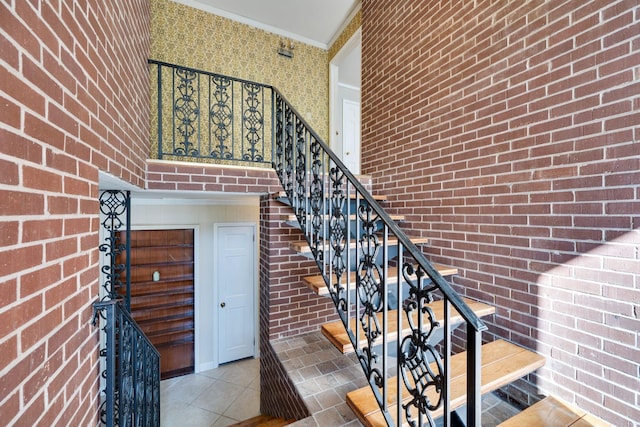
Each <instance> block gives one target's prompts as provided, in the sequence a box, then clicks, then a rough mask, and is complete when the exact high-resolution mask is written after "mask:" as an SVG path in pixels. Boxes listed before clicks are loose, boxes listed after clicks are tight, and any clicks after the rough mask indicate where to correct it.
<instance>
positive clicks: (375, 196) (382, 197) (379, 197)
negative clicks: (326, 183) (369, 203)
mask: <svg viewBox="0 0 640 427" xmlns="http://www.w3.org/2000/svg"><path fill="white" fill-rule="evenodd" d="M370 195H371V197H373V200H376V201H378V202H384V201H386V200H387V196H385V195H383V194H370ZM285 197H288V196H287V192H286V191H281V192H279V193H276V194H274V195H273V198H275V199H277V198H285ZM355 198H356V195H355V193H350V194H349V199H351V200H353V199H355ZM360 198H361V199H362V196H360Z"/></svg>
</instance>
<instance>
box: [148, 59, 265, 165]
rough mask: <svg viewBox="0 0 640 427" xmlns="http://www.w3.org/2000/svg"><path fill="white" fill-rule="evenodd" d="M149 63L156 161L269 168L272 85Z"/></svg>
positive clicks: (165, 64)
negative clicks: (181, 161) (183, 161)
mask: <svg viewBox="0 0 640 427" xmlns="http://www.w3.org/2000/svg"><path fill="white" fill-rule="evenodd" d="M149 64H150V66H151V79H152V97H154V98H155V100H156V102H155V106H154V103H152V127H151V133H152V141H153V142H152V151H154V152H155V153H156V155H157V158H158V159H166V160H185V161H194V160H196V161H199V162H212V163H222V164H232V165H252V166H256V165H257V166H264V167H270V165H271V157H272V151H273V150H272V146H273V144H272V129H271V123H272V120H271V118H272V112H273V107H272V100H273V89H272V88H271V87H270V86H266V85H261V84H258V83H254V82H250V81H247V80H242V79H236V78H231V77H227V76H223V75H220V74H214V73H209V72H206V71H201V70H196V69H193V68H187V67H179V66H177V65H173V64H167V63H164V62H159V61H149Z"/></svg>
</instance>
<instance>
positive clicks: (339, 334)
mask: <svg viewBox="0 0 640 427" xmlns="http://www.w3.org/2000/svg"><path fill="white" fill-rule="evenodd" d="M463 300H464V302H465V304H467V305H468V306H469V307H470V308H471V310H473V312H474V313H475V314H476V315H477V316H478V317H483V316H488V315H490V314H493V313H495V311H496V309H495V307H493V306H491V305H488V304H484V303H481V302H479V301H474V300H471V299H468V298H463ZM429 306H430V307H431V309H432V310H433V313H434V316H435V318H436V320H438V321H443V320H444V302H443V301H442V300H438V301H434V302H432V303H431V304H429ZM397 313H398V311H397V310H389V311H388V313H387V321H388V326H387V331H388V334H387V339H388V340H390V341H395V340H396V339H397V336H398V334H397V328H398V323H397V319H398V315H397ZM413 314H414V316H413V321H414V323H415V324H418V314H417V313H416V312H414V313H413ZM377 317H378V319H379V321H380V324H381V325H382V313H377ZM426 317H427V316H425V321H428V320H427V319H426ZM449 321H450V322H451V323H450V324H452V325H453V324H456V323H459V322H461V321H462V316H460V314H459V313H458V312H457V311H456V310H454V309H453V307H452V310H451V316H450V319H449ZM349 323H350V326H351V330H352V331H355V329H356V327H357V328H358V329H359V337H360V346H365V345H367V339H366V338H365V335H364V331H363V330H362V325H361V324H360V321H359V320H358V319H353V318H352V319H351V320H350V322H349ZM402 325H403V329H402V335H403V336H404V335H408V334H409V333H411V328H410V327H409V325H408V322H407V319H406V318H403V321H402ZM320 330H321V332H322V334H323V335H324V336H325V337H326V338H327V339H328V340H329V341H330V342H331V344H333V345H334V346H335V347H336V348H337V349H338V350H339V351H341V352H342V353H351V352H353V351H354V349H353V345H352V344H351V340H350V339H349V334H347V331H346V330H345V329H344V325H343V324H342V321H341V320H336V321H334V322H328V323H324V324H323V325H322V326H321V329H320ZM380 342H382V341H380Z"/></svg>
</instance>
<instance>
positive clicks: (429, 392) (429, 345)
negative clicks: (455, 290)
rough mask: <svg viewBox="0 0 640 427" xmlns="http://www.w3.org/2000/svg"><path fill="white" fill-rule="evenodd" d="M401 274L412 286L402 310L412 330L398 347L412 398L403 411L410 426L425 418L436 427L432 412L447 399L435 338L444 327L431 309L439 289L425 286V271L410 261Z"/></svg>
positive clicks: (402, 374)
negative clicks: (434, 295)
mask: <svg viewBox="0 0 640 427" xmlns="http://www.w3.org/2000/svg"><path fill="white" fill-rule="evenodd" d="M402 275H403V277H404V280H405V282H406V283H407V284H408V286H409V297H408V298H407V299H406V300H405V301H404V303H403V307H402V309H403V311H404V314H405V316H406V319H407V322H408V324H409V327H410V328H411V333H410V334H408V335H407V336H405V337H404V339H403V340H402V342H401V343H400V346H399V349H400V354H399V355H398V367H399V370H400V374H401V376H402V381H403V382H404V386H405V388H406V389H407V391H408V392H409V394H410V395H411V400H410V401H409V402H407V403H405V404H403V405H402V408H403V409H404V411H405V417H406V419H407V421H408V422H409V424H410V425H412V426H413V425H418V424H422V423H418V419H419V418H421V417H426V419H427V422H428V425H430V426H435V425H436V424H435V420H434V419H433V417H432V416H431V412H432V411H435V410H436V409H438V408H439V407H440V406H441V405H442V399H443V397H444V396H443V394H444V393H443V388H444V368H443V364H442V359H441V358H440V353H439V352H438V350H437V349H436V347H435V346H434V341H435V340H434V339H433V338H434V334H435V332H436V330H437V329H438V328H440V326H441V325H440V323H439V322H438V320H437V319H436V316H435V314H434V312H433V310H432V309H431V307H430V306H429V304H430V303H432V302H433V292H434V291H436V290H437V288H436V287H433V286H431V287H430V286H429V285H426V286H425V285H423V284H424V283H425V282H426V283H429V280H426V274H425V272H424V271H423V270H422V269H421V268H420V267H417V268H416V267H414V266H413V265H412V264H410V263H408V262H405V263H404V265H403V267H402ZM416 320H417V321H416ZM412 409H414V411H412ZM415 410H417V411H415Z"/></svg>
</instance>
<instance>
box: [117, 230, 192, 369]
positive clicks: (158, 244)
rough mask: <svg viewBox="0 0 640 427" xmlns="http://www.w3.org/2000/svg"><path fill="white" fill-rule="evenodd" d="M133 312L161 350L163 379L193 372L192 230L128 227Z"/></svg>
mask: <svg viewBox="0 0 640 427" xmlns="http://www.w3.org/2000/svg"><path fill="white" fill-rule="evenodd" d="M124 237H125V235H124V233H122V238H123V241H124ZM119 262H120V261H119ZM131 315H132V317H133V318H134V319H135V321H136V322H137V323H138V324H139V325H140V328H141V329H142V330H143V331H144V333H145V334H146V335H147V337H149V339H150V340H151V342H152V343H153V345H154V346H155V347H156V348H157V349H158V351H159V352H160V375H161V377H162V379H166V378H171V377H175V376H179V375H184V374H188V373H193V372H194V367H195V357H194V343H195V322H194V231H193V229H181V230H133V231H131Z"/></svg>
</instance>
